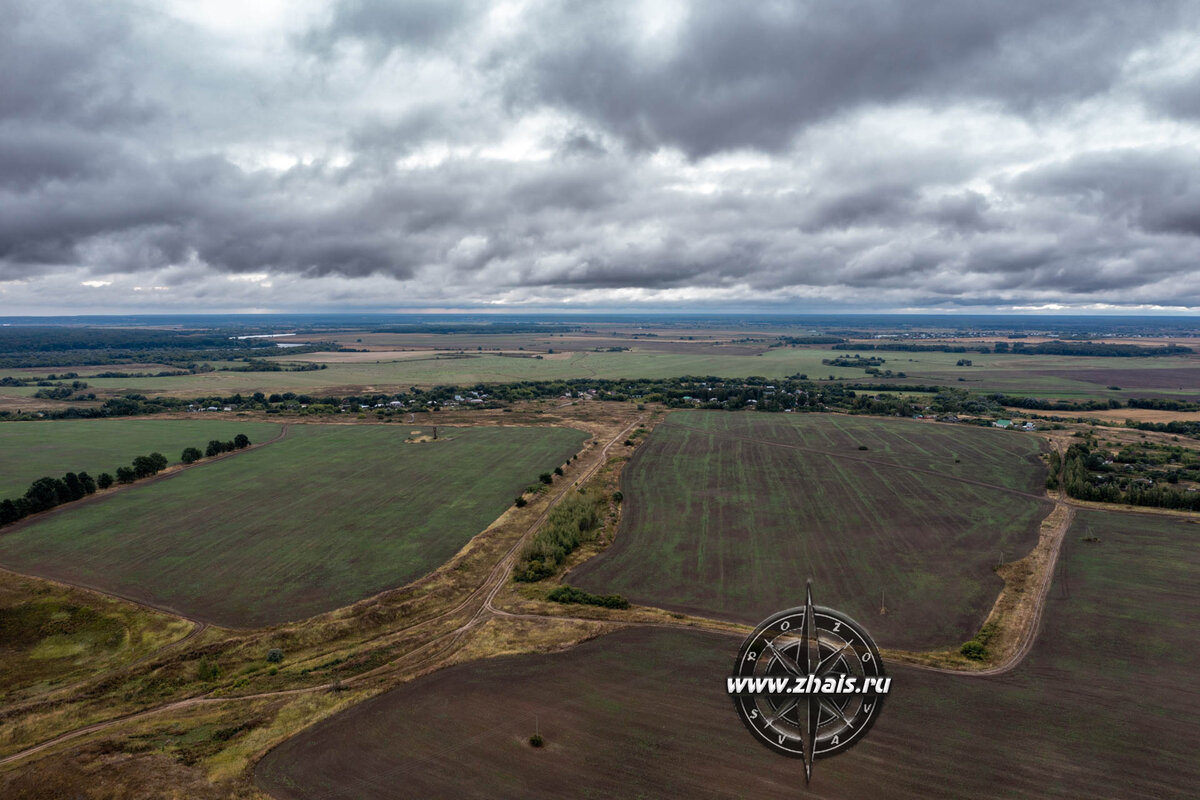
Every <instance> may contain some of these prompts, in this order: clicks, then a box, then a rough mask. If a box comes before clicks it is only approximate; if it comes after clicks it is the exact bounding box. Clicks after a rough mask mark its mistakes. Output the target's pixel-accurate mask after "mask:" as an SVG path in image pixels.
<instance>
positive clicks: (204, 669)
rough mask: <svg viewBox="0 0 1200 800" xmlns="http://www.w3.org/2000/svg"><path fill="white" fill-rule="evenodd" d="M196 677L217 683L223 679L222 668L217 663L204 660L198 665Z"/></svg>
mask: <svg viewBox="0 0 1200 800" xmlns="http://www.w3.org/2000/svg"><path fill="white" fill-rule="evenodd" d="M196 677H197V678H198V679H199V680H202V681H215V680H216V679H217V678H219V677H221V668H220V667H218V666H217V665H216V663H215V662H213V661H209V660H208V659H207V658H202V659H200V663H199V664H197V665H196Z"/></svg>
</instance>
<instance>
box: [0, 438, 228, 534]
mask: <svg viewBox="0 0 1200 800" xmlns="http://www.w3.org/2000/svg"><path fill="white" fill-rule="evenodd" d="M249 446H250V437H248V436H246V435H245V434H244V433H239V434H238V435H237V436H235V437H234V438H233V439H232V440H230V441H228V442H222V441H220V440H217V439H213V440H212V441H210V442H209V443H208V448H207V449H206V450H205V453H204V455H206V456H208V457H210V458H211V457H212V456H216V455H220V454H221V453H225V452H228V451H231V450H241V449H242V448H245V447H249ZM202 457H203V456H202V455H201V453H200V450H199V448H196V447H188V448H186V449H185V450H184V451H183V455H182V458H181V460H182V461H183V463H185V464H192V463H195V462H196V461H198V460H200V458H202ZM168 463H170V462H168V461H167V457H166V456H164V455H163V454H162V453H157V452H156V453H150V454H149V455H144V456H138V457H137V458H135V459H133V462H132V463H131V464H129V465H126V466H121V467H117V469H116V470H115V473H116V474H115V476H114V475H113V474H110V473H108V472H101V473H100V474H99V475H97V476H96V477H95V478H93V477H92V476H91V475H89V474H88V473H86V472H78V473H76V472H68V473H67V474H65V475H63V476H62V477H61V478H51V477H43V478H38V479H37V480H36V481H34V482H33V483H31V484H30V485H29V488H28V489H26V490H25V494H23V495H21V496H20V497H15V498H9V499H5V500H0V527H3V526H5V525H11V524H12V523H14V522H17V521H19V520H22V519H25V517H28V516H29V515H30V514H37V513H40V512H42V511H49V510H50V509H52V508H56V507H57V506H61V505H63V504H65V503H72V502H74V501H76V500H80V499H82V498H83V497H86V496H87V495H90V494H95V493H96V491H97V490H98V489H108V488H109V487H111V486H112V485H113V484H114V483H120V484H130V483H134V482H135V481H138V480H141V479H142V478H149V477H150V476H152V475H157V474H158V473H160V472H162V471H163V470H164V469H166V468H167V465H168Z"/></svg>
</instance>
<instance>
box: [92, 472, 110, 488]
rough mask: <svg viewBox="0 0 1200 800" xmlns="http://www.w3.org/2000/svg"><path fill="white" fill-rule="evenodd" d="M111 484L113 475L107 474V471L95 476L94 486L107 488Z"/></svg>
mask: <svg viewBox="0 0 1200 800" xmlns="http://www.w3.org/2000/svg"><path fill="white" fill-rule="evenodd" d="M112 485H113V476H112V475H109V474H108V473H107V472H101V473H100V474H99V475H98V476H96V486H97V487H99V488H101V489H107V488H108V487H110V486H112Z"/></svg>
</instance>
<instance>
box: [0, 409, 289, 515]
mask: <svg viewBox="0 0 1200 800" xmlns="http://www.w3.org/2000/svg"><path fill="white" fill-rule="evenodd" d="M279 429H280V426H279V425H276V424H274V423H269V422H245V421H242V420H236V419H229V418H224V419H196V420H191V419H181V420H164V419H96V420H60V421H56V422H6V423H4V424H0V498H4V497H15V496H17V495H21V494H24V492H25V490H26V489H27V488H28V487H29V484H30V483H32V482H33V481H35V480H37V479H38V478H40V477H42V476H44V475H49V476H51V477H55V478H57V477H61V476H62V475H63V473H66V472H81V471H82V472H89V473H91V475H92V477H95V476H96V475H99V474H100V473H101V472H109V473H112V472H115V471H116V469H117V467H120V466H125V465H128V464H129V462H131V461H133V459H134V458H135V457H136V456H140V455H146V454H147V453H153V452H159V453H162V454H163V455H165V456H166V457H167V458H168V459H169V460H170V462H171V463H173V464H174V463H178V461H179V456H180V454H181V453H182V452H183V449H184V448H185V447H198V448H200V449H201V450H204V447H205V445H207V444H208V442H209V441H210V440H212V439H220V440H222V441H228V440H230V439H232V438H233V437H234V436H236V435H237V434H239V433H244V434H246V435H247V436H249V437H250V441H251V442H262V441H266V440H268V439H273V438H274V437H275V436H277V435H278V434H279Z"/></svg>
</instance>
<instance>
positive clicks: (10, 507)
mask: <svg viewBox="0 0 1200 800" xmlns="http://www.w3.org/2000/svg"><path fill="white" fill-rule="evenodd" d="M96 488H97V482H96V480H95V479H93V478H92V476H91V475H88V474H87V473H86V472H80V473H75V472H68V473H67V474H66V475H63V476H62V477H61V478H49V477H46V478H38V479H37V480H36V481H34V482H33V483H32V484H30V486H29V488H28V489H27V490H26V491H25V494H24V495H23V496H21V497H17V498H15V499H11V500H2V501H0V526H3V525H11V524H12V523H14V522H16V521H17V520H20V519H24V518H25V517H27V516H29V515H30V514H36V513H38V512H39V511H49V510H50V509H52V508H54V507H55V506H60V505H62V504H63V503H70V502H72V501H74V500H78V499H79V498H81V497H84V496H85V495H89V494H94V493H95V491H96Z"/></svg>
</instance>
